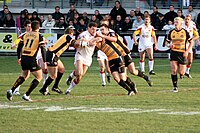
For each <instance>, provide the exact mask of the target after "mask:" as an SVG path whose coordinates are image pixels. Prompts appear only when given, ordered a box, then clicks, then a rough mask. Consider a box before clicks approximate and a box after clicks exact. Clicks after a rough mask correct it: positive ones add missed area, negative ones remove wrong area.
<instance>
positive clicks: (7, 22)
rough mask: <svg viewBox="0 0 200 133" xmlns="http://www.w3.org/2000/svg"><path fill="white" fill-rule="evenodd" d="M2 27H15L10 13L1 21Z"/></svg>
mask: <svg viewBox="0 0 200 133" xmlns="http://www.w3.org/2000/svg"><path fill="white" fill-rule="evenodd" d="M3 27H15V20H14V19H13V18H12V16H11V14H7V15H6V19H4V21H3Z"/></svg>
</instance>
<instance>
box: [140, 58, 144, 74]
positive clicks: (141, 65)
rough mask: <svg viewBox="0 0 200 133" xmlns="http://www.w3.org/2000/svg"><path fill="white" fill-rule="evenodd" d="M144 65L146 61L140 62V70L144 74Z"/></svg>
mask: <svg viewBox="0 0 200 133" xmlns="http://www.w3.org/2000/svg"><path fill="white" fill-rule="evenodd" d="M144 65H145V64H144V61H140V69H141V71H142V72H145V69H144Z"/></svg>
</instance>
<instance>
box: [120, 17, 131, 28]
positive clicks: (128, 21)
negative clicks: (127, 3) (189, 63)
mask: <svg viewBox="0 0 200 133" xmlns="http://www.w3.org/2000/svg"><path fill="white" fill-rule="evenodd" d="M132 24H133V23H131V20H130V18H129V17H128V16H127V17H126V18H125V21H124V22H123V24H122V31H127V30H129V29H131V28H132Z"/></svg>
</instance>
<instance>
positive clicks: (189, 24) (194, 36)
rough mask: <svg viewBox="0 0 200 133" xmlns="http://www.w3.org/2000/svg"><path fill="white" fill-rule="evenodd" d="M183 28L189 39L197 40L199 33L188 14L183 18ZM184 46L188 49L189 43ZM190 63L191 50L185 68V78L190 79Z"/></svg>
mask: <svg viewBox="0 0 200 133" xmlns="http://www.w3.org/2000/svg"><path fill="white" fill-rule="evenodd" d="M183 28H185V29H186V30H187V31H188V32H189V34H190V37H191V38H192V39H193V40H194V41H195V40H197V39H199V33H198V31H197V28H196V24H195V23H194V22H193V21H192V16H191V15H190V14H188V15H187V16H186V17H185V23H184V24H183ZM186 45H187V48H188V46H189V43H187V44H186ZM192 61H193V51H192V49H191V50H190V51H189V53H188V57H187V66H186V71H185V76H187V77H188V78H192V76H191V75H190V68H191V66H192Z"/></svg>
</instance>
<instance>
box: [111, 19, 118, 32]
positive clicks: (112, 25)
mask: <svg viewBox="0 0 200 133" xmlns="http://www.w3.org/2000/svg"><path fill="white" fill-rule="evenodd" d="M109 28H110V29H112V30H114V31H115V32H116V33H119V31H118V28H117V24H116V21H115V20H114V19H111V20H110V24H109Z"/></svg>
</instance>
